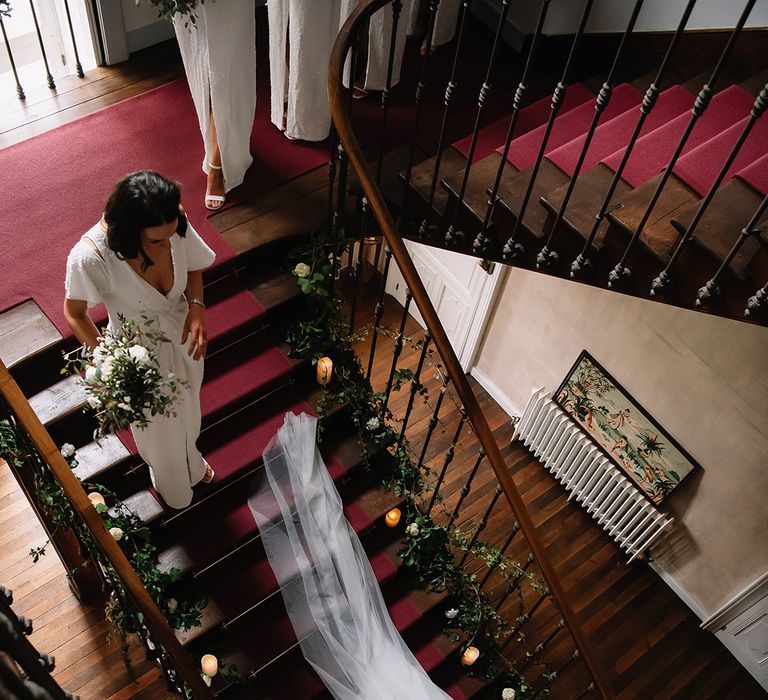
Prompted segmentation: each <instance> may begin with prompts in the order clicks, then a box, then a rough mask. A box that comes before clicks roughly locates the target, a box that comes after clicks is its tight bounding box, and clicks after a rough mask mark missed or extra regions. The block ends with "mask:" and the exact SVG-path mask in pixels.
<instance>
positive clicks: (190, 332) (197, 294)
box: [181, 270, 207, 360]
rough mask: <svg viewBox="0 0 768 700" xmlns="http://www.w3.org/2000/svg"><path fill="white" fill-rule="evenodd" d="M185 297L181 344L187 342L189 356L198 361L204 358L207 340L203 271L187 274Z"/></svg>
mask: <svg viewBox="0 0 768 700" xmlns="http://www.w3.org/2000/svg"><path fill="white" fill-rule="evenodd" d="M184 295H185V296H186V297H187V303H188V304H189V311H188V312H187V319H186V321H185V322H184V331H183V332H182V334H181V344H182V345H183V344H184V343H186V342H187V338H188V337H190V336H191V339H190V341H189V354H190V355H191V356H192V357H193V358H194V359H195V360H200V359H201V358H203V357H204V356H205V350H206V344H207V338H206V333H205V306H204V305H203V271H202V270H195V271H194V272H189V273H187V288H186V289H185V290H184Z"/></svg>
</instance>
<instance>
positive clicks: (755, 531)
mask: <svg viewBox="0 0 768 700" xmlns="http://www.w3.org/2000/svg"><path fill="white" fill-rule="evenodd" d="M583 348H586V349H587V350H589V351H590V352H591V353H592V354H593V355H594V356H595V358H596V359H597V360H598V361H599V362H601V363H602V364H603V365H604V366H605V367H606V369H608V371H609V372H611V373H612V374H613V375H614V376H615V377H616V379H617V380H618V381H619V382H621V384H623V385H624V387H625V388H626V389H627V391H629V392H630V393H631V394H632V395H633V397H634V398H635V399H636V400H637V401H638V402H640V403H641V404H642V405H643V406H644V407H645V409H646V410H647V411H648V412H649V413H651V415H653V416H654V417H655V418H656V419H657V420H658V421H659V423H660V424H661V425H662V426H663V427H664V428H665V429H666V430H667V431H668V432H669V433H670V434H671V435H673V436H674V437H675V438H676V439H677V440H678V441H679V442H680V444H681V445H682V446H683V447H684V448H685V449H686V450H688V452H689V453H690V454H691V455H692V456H693V458H694V459H696V460H697V461H698V462H699V463H700V464H701V466H702V469H701V470H700V471H699V472H698V474H697V475H695V476H692V477H691V478H690V480H689V481H688V482H686V483H685V484H684V485H683V486H681V487H680V490H679V492H676V493H675V494H674V495H673V496H671V497H670V499H669V501H668V503H667V504H665V506H664V509H665V510H668V511H669V512H670V513H671V514H672V515H674V517H675V519H676V523H675V526H676V530H675V531H674V533H673V534H672V535H671V536H670V537H668V538H667V540H666V541H665V544H664V545H663V546H662V545H659V546H658V547H656V548H655V551H654V556H655V558H656V564H657V566H658V567H660V568H661V569H663V571H664V573H665V576H666V577H668V578H671V579H672V583H673V584H674V585H675V586H677V587H680V588H682V589H683V591H684V592H685V593H686V594H687V595H688V596H690V597H691V598H692V599H693V602H694V603H697V604H698V606H699V607H700V608H701V610H702V611H703V612H704V613H705V614H711V613H713V612H715V611H717V610H718V609H719V608H720V607H721V606H722V605H723V604H724V603H725V602H727V601H728V600H729V599H730V598H732V597H733V596H734V595H737V594H738V593H740V592H741V591H742V590H743V589H744V588H745V587H746V586H747V585H749V584H750V583H752V582H753V581H754V580H755V579H757V578H758V577H759V576H760V575H761V574H763V573H764V572H765V571H766V570H768V329H766V328H763V327H757V326H754V325H751V324H747V323H741V322H737V321H732V320H727V319H722V318H717V317H714V316H707V315H705V314H700V313H697V312H694V311H687V310H683V309H678V308H674V307H669V306H665V305H663V304H659V303H654V302H650V301H645V300H641V299H635V298H632V297H627V296H623V295H620V294H616V293H612V292H608V291H605V290H601V289H595V288H593V287H587V286H585V285H580V284H576V283H573V282H568V281H565V280H560V279H555V278H551V277H548V276H546V275H542V274H536V273H532V272H527V271H523V270H511V271H510V274H509V276H508V278H507V280H506V282H505V284H504V288H503V290H502V292H501V295H500V297H499V301H498V302H497V304H496V307H495V309H494V310H493V312H492V316H491V321H490V323H489V327H488V330H487V332H486V336H485V338H484V340H483V344H482V346H481V349H480V352H479V355H478V360H477V366H478V369H479V370H480V371H481V372H482V374H484V375H485V376H486V377H487V378H488V379H489V380H490V381H491V382H493V384H494V385H495V388H496V389H497V390H498V392H500V393H501V394H502V396H503V397H504V398H505V399H506V400H507V402H508V405H510V404H511V405H513V406H516V407H518V408H522V407H524V406H525V402H526V401H527V398H528V395H529V393H530V390H531V388H532V387H534V386H542V385H544V386H546V387H547V388H548V389H549V390H550V391H554V389H555V388H557V386H558V385H559V383H560V381H561V380H562V379H563V377H564V375H565V373H566V372H567V371H568V369H569V368H570V366H571V365H572V364H573V362H574V361H575V359H576V357H577V356H578V354H579V352H580V351H581V350H582V349H583Z"/></svg>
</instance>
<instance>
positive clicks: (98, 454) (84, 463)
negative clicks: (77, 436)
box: [73, 435, 133, 483]
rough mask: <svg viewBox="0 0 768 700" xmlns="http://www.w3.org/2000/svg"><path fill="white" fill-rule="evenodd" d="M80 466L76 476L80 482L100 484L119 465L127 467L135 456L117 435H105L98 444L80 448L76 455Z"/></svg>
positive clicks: (93, 443)
mask: <svg viewBox="0 0 768 700" xmlns="http://www.w3.org/2000/svg"><path fill="white" fill-rule="evenodd" d="M75 457H76V458H77V461H78V465H77V467H75V469H74V470H73V471H74V474H75V476H76V477H77V478H78V479H80V481H91V482H96V483H100V481H101V480H102V479H103V477H104V476H105V475H106V474H107V473H108V472H110V471H113V470H115V469H116V468H117V466H118V465H127V464H128V462H129V461H130V460H131V459H132V457H133V455H131V453H130V452H129V451H128V449H127V448H126V447H125V445H124V444H123V443H122V441H121V440H120V438H119V437H118V436H117V435H105V436H104V437H103V438H100V439H99V441H98V442H96V441H93V442H89V443H88V444H87V445H83V446H82V447H78V448H77V451H76V453H75Z"/></svg>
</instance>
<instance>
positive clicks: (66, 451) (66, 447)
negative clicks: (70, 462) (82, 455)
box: [61, 442, 75, 459]
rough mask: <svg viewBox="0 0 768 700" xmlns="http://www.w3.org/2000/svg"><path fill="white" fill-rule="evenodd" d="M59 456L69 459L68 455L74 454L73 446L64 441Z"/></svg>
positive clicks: (72, 455)
mask: <svg viewBox="0 0 768 700" xmlns="http://www.w3.org/2000/svg"><path fill="white" fill-rule="evenodd" d="M61 456H62V457H64V459H69V458H70V457H74V456H75V446H74V445H72V444H71V443H69V442H65V443H64V444H63V445H62V446H61Z"/></svg>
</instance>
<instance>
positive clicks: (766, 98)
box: [651, 83, 768, 303]
mask: <svg viewBox="0 0 768 700" xmlns="http://www.w3.org/2000/svg"><path fill="white" fill-rule="evenodd" d="M766 108H768V83H767V84H766V85H765V87H764V88H763V89H762V90H761V91H760V94H759V95H758V96H757V99H756V100H755V104H754V105H753V107H752V111H751V112H750V113H749V121H748V122H747V123H746V124H745V125H744V128H743V129H742V130H741V133H740V134H739V138H738V139H736V143H735V144H734V145H733V148H732V149H731V152H730V153H729V154H728V157H727V158H726V159H725V163H723V165H722V167H721V168H720V172H718V173H717V177H715V180H714V182H713V183H712V186H711V187H710V188H709V191H708V192H707V194H706V195H705V197H704V199H702V200H701V203H700V204H699V206H698V208H697V209H696V213H695V214H694V215H693V219H691V223H690V224H688V228H686V229H685V233H683V235H682V236H681V237H680V241H679V242H678V244H677V247H676V248H675V250H674V252H673V253H672V255H671V256H670V258H669V261H668V262H667V264H666V267H665V268H664V269H663V270H662V271H661V272H660V273H659V274H658V275H657V276H656V277H655V278H654V280H653V282H652V283H651V296H659V295H663V294H665V293H666V292H667V291H668V290H669V287H670V285H671V284H672V268H673V267H674V265H675V263H676V262H677V259H678V258H679V257H680V252H681V251H682V249H683V247H684V246H685V244H686V243H687V242H688V241H690V240H691V238H693V236H694V234H695V233H696V228H697V226H698V225H699V222H700V221H701V218H702V217H703V216H704V212H706V211H707V207H708V206H709V204H710V202H711V201H712V198H713V197H714V196H715V193H716V192H717V190H718V188H719V187H720V184H721V183H722V182H723V180H724V179H725V176H726V174H727V173H728V170H729V169H730V167H731V165H733V161H734V160H736V156H737V155H738V154H739V151H740V150H741V147H742V146H743V145H744V142H745V141H746V140H747V137H748V136H749V133H750V132H751V131H752V129H753V127H754V126H755V124H756V123H757V120H758V119H760V117H761V116H762V115H763V114H764V113H765V110H766ZM699 298H701V294H700V295H699ZM698 301H699V299H697V303H698Z"/></svg>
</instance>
